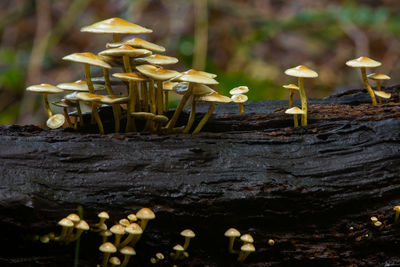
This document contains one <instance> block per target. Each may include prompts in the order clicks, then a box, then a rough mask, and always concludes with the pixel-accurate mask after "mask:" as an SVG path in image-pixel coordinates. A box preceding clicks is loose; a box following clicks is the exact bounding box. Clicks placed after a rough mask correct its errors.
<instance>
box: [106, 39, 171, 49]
mask: <svg viewBox="0 0 400 267" xmlns="http://www.w3.org/2000/svg"><path fill="white" fill-rule="evenodd" d="M121 45H130V46H132V47H136V48H144V49H148V50H151V51H154V52H165V48H164V47H162V46H161V45H157V44H153V43H151V42H148V41H146V40H143V39H140V38H131V39H128V40H125V41H123V42H117V43H109V44H107V48H115V47H119V46H121Z"/></svg>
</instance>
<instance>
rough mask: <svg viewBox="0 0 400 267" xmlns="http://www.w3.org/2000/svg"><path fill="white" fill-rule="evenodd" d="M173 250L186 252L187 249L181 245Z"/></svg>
mask: <svg viewBox="0 0 400 267" xmlns="http://www.w3.org/2000/svg"><path fill="white" fill-rule="evenodd" d="M173 249H174V250H175V251H185V249H184V248H183V247H182V246H181V245H179V244H178V245H175V246H174V247H173Z"/></svg>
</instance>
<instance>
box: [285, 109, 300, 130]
mask: <svg viewBox="0 0 400 267" xmlns="http://www.w3.org/2000/svg"><path fill="white" fill-rule="evenodd" d="M285 113H286V114H291V115H293V120H294V127H297V126H299V121H298V119H297V115H304V110H301V109H299V108H298V107H292V108H289V109H287V110H286V111H285Z"/></svg>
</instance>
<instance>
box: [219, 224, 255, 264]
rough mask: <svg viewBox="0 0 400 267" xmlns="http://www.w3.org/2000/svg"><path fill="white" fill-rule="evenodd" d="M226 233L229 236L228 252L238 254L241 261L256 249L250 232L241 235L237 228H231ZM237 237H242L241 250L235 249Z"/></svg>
mask: <svg viewBox="0 0 400 267" xmlns="http://www.w3.org/2000/svg"><path fill="white" fill-rule="evenodd" d="M224 235H225V236H226V237H228V238H229V244H228V252H229V253H231V254H238V258H237V260H238V261H239V262H243V261H244V260H245V259H246V258H247V256H249V255H250V253H252V252H255V251H256V248H255V247H254V245H253V242H254V239H253V237H252V236H251V235H250V234H244V235H241V234H240V232H239V231H238V230H237V229H235V228H229V229H228V230H226V232H225V234H224ZM236 237H240V240H241V241H242V242H243V244H242V246H241V247H240V251H238V250H235V249H234V245H235V239H236Z"/></svg>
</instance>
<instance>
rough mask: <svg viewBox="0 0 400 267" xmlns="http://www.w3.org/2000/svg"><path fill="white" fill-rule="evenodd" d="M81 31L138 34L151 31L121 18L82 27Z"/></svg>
mask: <svg viewBox="0 0 400 267" xmlns="http://www.w3.org/2000/svg"><path fill="white" fill-rule="evenodd" d="M81 32H92V33H121V34H140V33H152V32H153V31H152V30H150V29H147V28H145V27H142V26H140V25H137V24H134V23H131V22H129V21H126V20H124V19H121V18H111V19H106V20H102V21H99V22H96V23H94V24H92V25H90V26H86V27H83V28H82V29H81Z"/></svg>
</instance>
